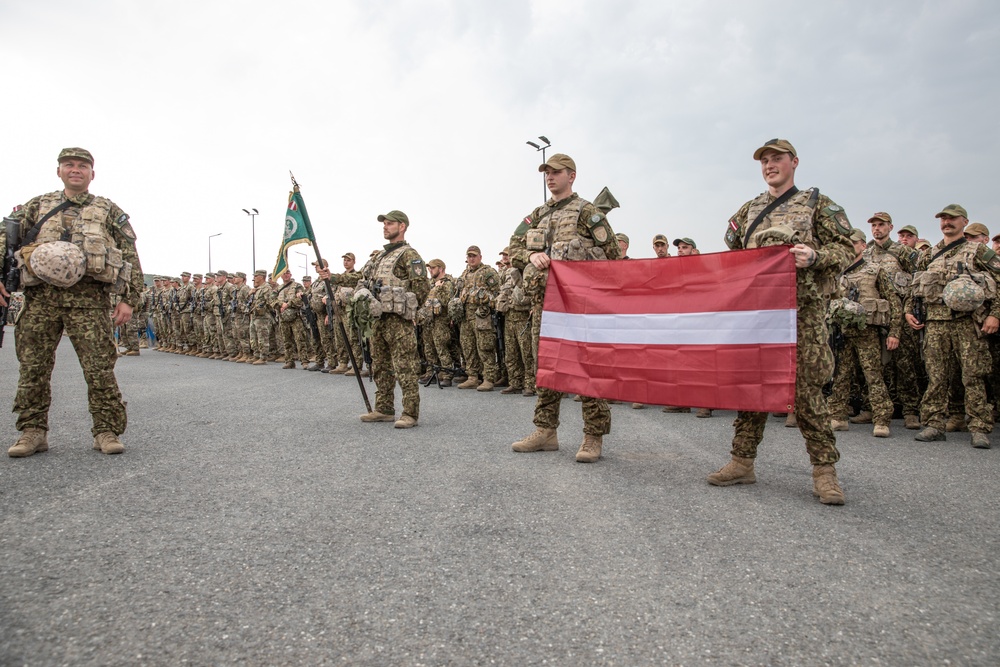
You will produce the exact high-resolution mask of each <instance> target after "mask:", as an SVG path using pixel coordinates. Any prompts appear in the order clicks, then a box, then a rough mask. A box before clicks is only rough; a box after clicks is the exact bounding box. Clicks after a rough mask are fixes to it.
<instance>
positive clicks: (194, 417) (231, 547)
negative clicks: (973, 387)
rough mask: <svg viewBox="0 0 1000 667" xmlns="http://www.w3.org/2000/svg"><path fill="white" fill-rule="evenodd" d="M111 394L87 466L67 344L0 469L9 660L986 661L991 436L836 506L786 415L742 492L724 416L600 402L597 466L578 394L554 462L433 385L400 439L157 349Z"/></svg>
mask: <svg viewBox="0 0 1000 667" xmlns="http://www.w3.org/2000/svg"><path fill="white" fill-rule="evenodd" d="M7 336H8V337H7V339H6V341H5V343H6V344H5V345H4V347H3V348H2V349H0V404H5V405H10V404H11V402H12V400H13V395H14V391H15V388H16V383H17V362H16V359H15V357H14V346H13V331H12V330H11V329H10V328H8V330H7ZM117 374H118V378H119V382H120V384H121V386H122V391H123V393H124V395H125V398H126V400H127V401H128V406H129V408H128V409H129V422H130V423H129V429H128V432H127V433H126V434H125V436H124V438H123V441H124V442H125V445H126V451H125V453H124V454H123V455H121V456H111V457H109V456H104V455H102V454H100V453H98V452H95V451H93V450H92V449H91V442H92V439H91V435H90V420H89V415H88V413H87V410H86V386H85V384H84V382H83V378H82V375H81V372H80V369H79V364H78V362H77V360H76V357H75V354H74V352H73V349H72V347H71V346H70V345H69V343H68V341H66V340H64V341H63V344H62V345H61V346H60V348H59V350H58V356H57V362H56V369H55V373H54V375H53V394H54V396H53V404H52V409H51V412H50V426H51V431H50V435H49V442H50V450H49V451H48V452H46V453H43V454H37V455H35V456H33V457H30V458H27V459H9V458H6V457H3V459H2V461H0V664H3V665H22V664H24V665H74V666H78V665H102V666H105V665H184V664H190V665H224V664H238V665H341V664H342V665H661V664H663V665H702V664H707V665H858V664H868V665H935V664H953V665H996V664H998V663H1000V632H998V629H997V621H998V610H1000V577H998V574H997V566H998V554H1000V531H998V525H1000V520H998V518H997V511H998V505H1000V503H998V500H1000V485H998V484H997V481H996V480H997V479H998V478H1000V442H998V443H997V445H998V446H997V448H996V449H993V450H988V451H983V450H976V449H972V448H971V447H970V446H969V444H968V435H967V434H958V435H952V434H949V441H948V442H945V443H918V442H915V441H914V440H913V433H914V432H912V431H906V430H904V429H903V428H902V424H901V422H894V423H893V434H892V437H891V438H889V439H888V440H876V439H874V438H872V437H871V436H870V431H869V430H868V429H867V428H865V427H858V426H852V430H851V431H850V432H848V433H841V434H838V436H839V443H838V444H839V446H840V449H841V453H842V455H843V460H842V462H841V464H840V465H839V466H838V470H839V472H840V477H841V480H842V484H843V486H844V489H845V493H846V494H847V505H846V506H844V507H826V506H823V505H821V504H820V503H819V502H818V501H817V500H816V499H815V498H813V496H812V485H811V477H810V467H809V465H808V458H807V456H806V453H805V448H804V446H803V443H802V440H801V436H800V435H799V433H798V431H797V430H795V429H786V428H784V427H783V422H782V421H781V420H778V419H776V418H770V420H769V425H768V430H767V434H766V436H765V442H764V444H763V445H762V447H761V456H760V458H759V459H758V467H757V477H758V483H757V484H756V485H752V486H737V487H729V488H715V487H711V486H709V485H708V484H706V483H705V475H706V474H707V473H709V472H711V471H713V470H715V469H717V468H718V467H719V466H720V465H722V464H723V463H724V462H725V461H726V460H727V459H728V458H729V440H730V437H731V431H732V417H733V413H731V412H721V413H716V417H714V418H712V419H696V418H695V417H694V415H693V414H664V413H662V412H661V411H660V410H659V409H657V408H648V409H646V410H632V409H631V408H630V407H629V406H628V405H616V406H613V427H612V428H613V432H612V434H611V435H610V436H607V437H606V446H605V456H604V458H603V459H602V460H601V461H600V462H599V463H596V464H592V465H586V464H578V463H575V462H574V460H573V456H574V454H575V452H576V449H577V447H578V445H579V442H580V440H581V418H580V406H579V404H577V403H574V402H572V401H569V400H567V401H564V402H563V418H564V420H565V421H564V424H563V426H562V428H561V429H560V431H559V435H560V439H561V442H562V448H561V449H560V450H559V451H558V452H549V453H537V454H515V453H513V452H511V450H510V444H511V442H513V441H514V440H516V439H518V438H520V437H521V436H523V435H525V434H527V433H528V432H529V431H530V430H531V428H532V426H531V412H532V406H533V399H529V398H524V397H521V396H501V395H500V394H499V393H497V392H494V393H491V394H481V393H477V392H474V391H461V390H458V389H455V388H452V389H446V390H439V389H438V388H437V387H430V388H427V389H423V390H422V392H423V393H422V402H421V413H422V414H421V418H420V426H419V427H417V428H415V429H412V430H409V431H404V430H396V429H394V428H393V427H392V424H369V425H363V424H361V423H360V422H359V421H358V415H360V414H361V413H362V412H364V407H363V403H362V401H361V398H360V395H359V393H358V388H357V384H356V382H355V381H354V379H353V378H344V377H342V376H328V375H325V374H322V373H309V372H304V371H301V370H295V371H291V370H282V369H281V367H280V366H279V365H276V364H271V365H269V366H266V367H255V366H250V365H248V364H233V363H226V362H221V361H209V360H204V359H194V358H189V357H182V356H178V355H172V354H166V353H158V352H153V351H146V350H143V352H142V356H141V357H138V358H135V357H126V358H122V359H121V360H120V361H119V362H118V367H117ZM366 386H367V387H368V390H369V392H370V393H371V395H372V398H373V400H374V385H372V384H366ZM3 420H4V421H3V424H4V426H6V428H5V429H4V431H3V432H4V433H5V434H6V435H5V437H4V441H3V446H4V447H7V446H9V445H10V444H12V443H13V441H14V439H15V437H16V434H15V430H14V415H10V414H8V415H7V416H6V417H4V418H3ZM998 439H1000V438H998Z"/></svg>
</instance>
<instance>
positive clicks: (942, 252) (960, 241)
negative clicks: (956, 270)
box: [928, 236, 966, 263]
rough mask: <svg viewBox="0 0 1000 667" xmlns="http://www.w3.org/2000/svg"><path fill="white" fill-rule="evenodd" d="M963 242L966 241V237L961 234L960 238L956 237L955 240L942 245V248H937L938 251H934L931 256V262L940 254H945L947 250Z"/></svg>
mask: <svg viewBox="0 0 1000 667" xmlns="http://www.w3.org/2000/svg"><path fill="white" fill-rule="evenodd" d="M965 242H966V238H965V237H964V236H963V237H962V238H960V239H957V240H955V241H952V242H951V243H949V244H948V245H946V246H945V247H943V248H941V249H940V250H938V251H937V252H936V253H935V254H934V256H933V257H931V262H933V261H934V260H935V259H937V258H938V257H940V256H941V255H943V254H945V253H946V252H948V251H949V250H951V249H952V248H957V247H958V246H960V245H962V244H963V243H965ZM928 263H929V262H928Z"/></svg>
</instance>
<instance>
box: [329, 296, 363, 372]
mask: <svg viewBox="0 0 1000 667" xmlns="http://www.w3.org/2000/svg"><path fill="white" fill-rule="evenodd" d="M337 318H338V319H339V320H340V323H341V324H343V325H344V328H343V330H341V328H340V326H338V327H337V329H336V331H335V332H334V333H335V334H336V336H337V363H338V364H344V365H345V366H350V365H351V357H350V353H348V351H347V346H348V345H350V346H351V352H353V353H354V361H356V362H357V363H358V366H359V367H361V366H363V365H364V363H365V359H364V355H363V354H362V353H361V341H360V340H359V339H358V330H357V329H356V328H354V325H352V324H351V321H350V320H348V319H347V311H346V310H345V309H344V308H343V307H340V309H339V310H338V312H337ZM345 333H346V334H347V337H348V339H349V340H344V334H345Z"/></svg>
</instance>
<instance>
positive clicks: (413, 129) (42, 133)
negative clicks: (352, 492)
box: [0, 0, 1000, 274]
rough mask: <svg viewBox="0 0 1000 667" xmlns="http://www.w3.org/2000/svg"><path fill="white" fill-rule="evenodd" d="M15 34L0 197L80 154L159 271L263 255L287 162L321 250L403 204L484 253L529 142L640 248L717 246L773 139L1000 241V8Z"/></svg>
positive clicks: (353, 5) (519, 187)
mask: <svg viewBox="0 0 1000 667" xmlns="http://www.w3.org/2000/svg"><path fill="white" fill-rule="evenodd" d="M0 25H3V26H4V31H3V32H4V36H3V39H2V40H0V73H2V80H3V82H4V83H5V92H6V96H5V100H4V102H3V104H2V107H0V119H2V127H3V131H2V133H0V149H2V155H3V157H4V160H3V163H2V166H0V183H2V186H0V192H2V194H3V197H4V202H5V203H3V202H0V205H3V206H4V207H5V212H6V210H9V208H10V207H12V206H13V205H15V204H19V203H23V202H25V201H27V200H28V199H30V198H31V197H33V196H36V195H38V194H41V193H43V192H48V191H52V190H55V189H58V188H59V187H61V183H60V182H59V181H58V179H57V178H56V175H55V169H56V162H55V158H56V155H57V154H58V152H59V150H60V149H61V148H63V147H65V146H83V147H86V148H88V149H89V150H90V151H92V152H93V153H94V155H95V158H96V165H95V171H96V174H97V178H96V179H95V181H94V183H93V185H92V186H91V191H92V192H94V193H95V194H101V195H104V196H106V197H109V198H111V199H113V200H114V201H115V202H116V203H117V204H119V205H120V206H121V207H122V208H123V209H124V210H125V211H127V212H128V213H129V214H130V215H131V218H132V223H133V226H134V228H135V229H136V232H137V234H138V236H139V243H138V246H139V252H140V256H141V258H142V263H143V267H144V269H145V270H146V272H148V273H171V274H179V273H180V272H181V271H182V270H189V271H192V272H204V271H206V270H207V269H208V268H209V266H208V262H209V243H210V242H209V240H208V238H209V236H210V235H212V234H221V236H218V237H216V238H214V239H212V241H211V253H212V267H213V268H215V269H220V268H225V269H228V270H230V271H238V270H244V271H247V272H249V271H250V270H251V269H252V268H253V264H254V261H255V263H256V267H257V268H265V269H270V268H271V267H272V266H273V264H274V260H275V256H276V254H277V249H278V246H279V243H280V239H281V234H282V228H283V219H284V209H285V206H286V203H287V197H288V190H289V186H290V182H289V177H288V173H289V170H291V171H292V172H294V174H295V177H296V178H297V179H298V181H299V183H300V185H301V187H302V192H303V195H304V197H305V201H306V204H307V206H308V209H309V213H310V216H311V218H312V221H313V224H314V227H315V229H316V235H317V239H318V242H319V249H320V252H321V253H322V255H323V256H324V257H330V258H331V259H334V258H339V256H340V255H342V254H343V253H344V252H347V251H353V252H355V253H356V254H358V255H359V257H360V256H362V255H367V253H368V252H370V251H371V250H372V249H374V248H376V247H378V246H379V245H381V243H382V242H383V239H382V236H381V225H380V224H379V223H378V222H376V219H375V218H376V216H377V215H378V214H379V213H384V212H387V211H389V210H390V209H401V210H403V211H405V212H406V213H407V214H408V215H409V217H410V220H411V222H412V229H411V230H410V231H409V232H408V234H407V238H408V240H409V241H410V243H411V244H412V245H413V246H414V247H415V248H416V249H417V250H418V251H419V252H420V253H421V254H422V255H423V257H424V259H425V260H429V259H431V258H433V257H440V258H442V259H444V260H445V262H446V263H447V264H448V268H449V271H450V272H453V273H458V272H459V271H460V270H461V265H462V262H463V260H464V250H465V248H466V247H467V246H468V245H469V244H473V243H474V244H478V245H480V246H481V247H482V249H483V253H484V256H485V257H486V258H487V259H489V260H490V261H492V260H493V259H495V257H496V254H497V253H498V252H499V250H500V249H501V248H502V247H503V246H504V245H505V244H506V242H507V240H508V239H509V237H510V234H511V232H512V231H513V229H514V227H515V226H516V225H517V223H518V222H519V221H520V220H521V219H522V218H523V217H524V216H525V215H526V214H528V213H529V212H530V211H531V210H532V209H533V208H534V207H535V206H537V205H538V204H540V203H541V201H542V181H541V176H540V175H539V174H538V172H537V171H536V168H537V166H538V164H539V163H540V162H541V159H540V154H537V153H535V152H534V149H532V148H531V147H529V146H527V145H526V143H525V142H526V141H527V140H536V137H537V136H538V135H545V136H547V137H548V138H549V139H550V140H551V141H552V144H553V149H552V150H550V151H549V155H551V154H552V152H553V151H559V152H566V153H568V154H570V155H571V156H572V157H573V158H575V159H576V162H577V165H578V176H577V181H576V189H577V191H578V192H579V193H580V194H581V195H582V196H583V197H585V198H588V199H592V198H593V197H594V196H595V195H596V194H597V193H598V192H599V191H600V189H601V188H602V187H604V186H608V187H609V188H610V189H611V191H612V192H613V193H614V195H615V196H616V197H617V198H618V200H619V201H620V202H621V205H622V206H621V208H620V209H619V210H616V211H615V212H613V213H612V214H611V215H610V221H611V223H612V226H613V227H614V229H615V231H622V232H625V233H627V234H628V235H629V236H630V237H631V239H632V248H631V249H630V252H629V254H630V255H631V256H633V257H650V256H652V255H653V252H652V247H651V239H652V237H653V235H654V234H656V233H665V234H667V235H668V236H670V238H676V237H678V236H690V237H692V238H694V240H695V241H696V242H697V243H698V245H699V247H700V248H701V249H702V250H703V251H704V252H713V251H721V250H723V249H724V244H723V242H722V236H723V233H724V231H725V226H726V221H727V220H728V219H729V216H731V215H732V214H733V213H734V212H735V211H736V210H737V209H738V208H739V206H740V205H741V204H742V203H743V202H744V201H746V200H747V199H750V198H752V197H754V196H756V195H757V194H758V193H759V192H761V191H762V190H763V188H764V184H763V181H762V180H761V177H760V172H759V169H758V166H757V163H755V162H754V161H753V160H752V157H751V155H752V153H753V150H754V149H755V148H757V147H758V146H759V145H760V144H761V143H763V142H764V141H766V140H768V139H771V138H774V137H778V136H780V137H784V138H788V139H790V140H791V141H792V142H793V143H794V144H795V146H796V148H797V149H798V151H799V156H800V164H799V169H798V173H797V178H796V183H797V185H798V186H799V187H800V188H801V187H808V186H818V187H819V188H820V189H821V191H822V192H824V193H825V194H828V195H829V196H831V197H832V198H833V199H834V200H835V201H837V202H838V203H839V204H841V205H842V206H843V207H844V208H845V209H846V210H847V213H848V216H849V217H850V218H851V220H852V222H853V223H854V224H855V225H856V226H861V227H862V228H867V224H866V223H865V221H866V220H867V219H868V217H870V216H871V214H872V213H874V212H875V211H880V210H886V211H889V212H890V213H891V214H892V215H893V217H894V219H895V221H896V229H899V227H901V226H902V225H904V224H914V225H916V226H917V228H918V229H919V230H920V231H921V234H922V235H923V236H926V237H928V238H931V239H932V240H933V241H936V240H938V239H939V238H940V234H939V233H938V230H937V225H936V222H935V220H934V214H935V213H936V212H937V211H939V210H940V209H941V208H942V207H943V206H945V205H946V204H949V203H952V202H957V203H960V204H963V205H964V206H965V207H966V208H967V209H968V210H969V212H970V217H971V219H972V220H974V221H980V222H983V223H985V224H986V225H987V226H988V227H989V228H990V229H991V231H993V232H994V233H995V232H997V231H1000V198H998V197H997V196H996V179H997V175H998V173H1000V169H998V168H997V160H998V156H1000V130H998V127H1000V125H998V121H997V109H998V108H1000V85H998V84H1000V46H998V44H1000V3H997V2H995V0H949V1H947V2H944V1H942V2H929V1H928V2H919V1H917V0H885V1H883V2H879V3H873V2H868V1H864V2H862V1H846V2H823V3H818V2H786V1H781V0H769V1H759V2H758V1H754V0H733V1H725V0H719V1H709V0H704V1H700V2H696V1H681V0H672V1H670V2H665V1H663V0H633V1H630V0H614V1H611V0H578V1H576V2H566V1H562V2H556V1H551V0H535V1H528V0H505V2H498V3H486V2H474V1H472V0H465V1H462V0H399V1H384V2H383V1H378V0H367V1H360V0H326V1H315V2H304V1H297V0H284V1H283V2H273V1H271V2H263V1H260V0H244V1H242V2H236V1H232V2H223V1H218V0H199V1H198V2H190V1H188V0H174V1H172V2H133V1H130V0H119V1H117V2H116V1H112V0H93V1H92V2H88V3H79V2H61V1H55V0H36V1H35V2H31V3H28V2H19V3H13V2H3V3H0ZM536 141H537V140H536ZM252 207H253V208H257V209H258V210H259V211H260V216H259V217H257V218H256V223H255V229H256V260H254V254H253V251H252V244H253V241H252V234H251V219H250V218H249V217H248V216H247V215H245V214H244V213H243V212H242V210H241V209H243V208H252ZM298 250H300V251H303V252H306V253H307V254H308V261H307V259H306V258H303V257H302V256H301V255H298V254H296V253H295V252H294V251H293V252H292V253H291V257H290V264H291V265H292V266H293V268H294V269H295V271H296V273H297V274H300V273H303V272H304V271H305V269H306V265H307V264H308V262H311V261H312V259H313V258H314V256H313V254H312V252H311V251H310V250H309V249H308V248H306V247H304V246H298ZM310 268H311V267H310Z"/></svg>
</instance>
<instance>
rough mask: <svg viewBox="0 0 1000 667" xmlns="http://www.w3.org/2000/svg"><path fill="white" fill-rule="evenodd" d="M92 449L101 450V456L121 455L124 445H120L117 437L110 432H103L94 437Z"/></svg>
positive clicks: (120, 442)
mask: <svg viewBox="0 0 1000 667" xmlns="http://www.w3.org/2000/svg"><path fill="white" fill-rule="evenodd" d="M94 449H99V450H101V453H103V454H121V453H122V452H124V451H125V445H123V444H122V441H121V440H119V439H118V436H117V435H115V434H114V433H112V432H111V431H105V432H104V433H98V434H97V435H95V436H94Z"/></svg>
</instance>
